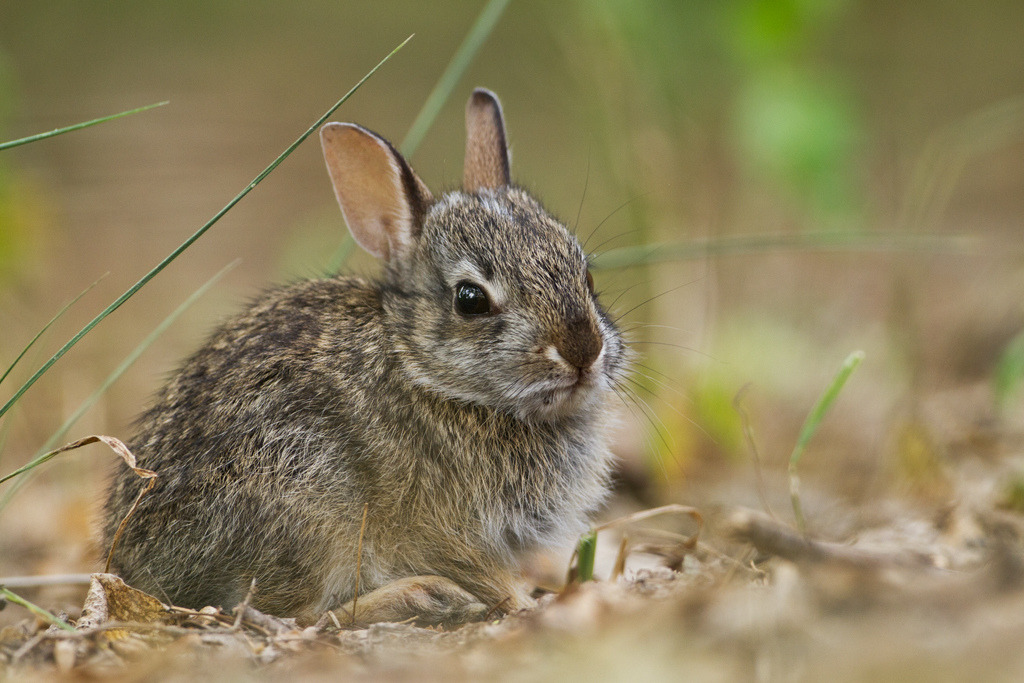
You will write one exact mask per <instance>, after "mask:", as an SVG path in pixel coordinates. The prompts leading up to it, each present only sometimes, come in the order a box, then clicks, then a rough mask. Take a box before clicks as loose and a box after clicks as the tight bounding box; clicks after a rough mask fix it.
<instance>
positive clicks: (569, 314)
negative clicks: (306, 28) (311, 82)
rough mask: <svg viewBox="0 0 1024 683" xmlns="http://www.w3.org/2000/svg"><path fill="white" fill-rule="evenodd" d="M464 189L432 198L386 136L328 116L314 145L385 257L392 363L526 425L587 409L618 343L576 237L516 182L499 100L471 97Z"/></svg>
mask: <svg viewBox="0 0 1024 683" xmlns="http://www.w3.org/2000/svg"><path fill="white" fill-rule="evenodd" d="M466 125H467V141H466V158H465V171H464V177H463V186H464V187H463V189H462V190H461V191H455V192H449V193H446V194H444V195H442V196H441V197H440V198H438V199H435V198H434V197H433V195H432V194H431V192H430V190H429V189H427V186H426V185H425V184H424V183H423V182H422V181H421V180H420V179H419V178H418V177H417V176H416V174H415V173H414V172H413V170H412V169H411V167H410V166H409V164H408V163H407V162H406V161H405V159H403V158H402V156H401V155H400V154H399V153H398V152H397V151H396V150H395V149H394V147H392V146H391V145H390V144H389V143H388V142H387V141H386V140H385V139H383V138H382V137H380V136H378V135H376V134H375V133H372V132H370V131H368V130H366V129H364V128H361V127H359V126H356V125H354V124H337V123H334V124H328V125H326V126H324V128H323V129H321V142H322V144H323V148H324V156H325V159H326V161H327V167H328V171H329V173H330V176H331V181H332V184H333V186H334V190H335V194H336V196H337V198H338V202H339V204H340V205H341V209H342V212H343V213H344V216H345V219H346V222H347V223H348V225H349V229H350V230H351V232H352V235H353V237H354V238H355V240H356V241H357V242H358V243H359V244H360V245H361V246H362V247H363V248H364V249H366V250H367V251H369V252H370V253H371V254H374V255H375V256H377V257H379V258H381V259H383V261H384V263H385V275H384V282H383V286H382V305H383V308H384V311H385V316H386V320H387V321H388V325H387V327H388V329H389V331H390V332H391V333H392V334H393V340H392V341H393V343H394V346H395V351H396V354H397V356H398V359H397V360H398V362H399V364H400V366H401V367H402V369H403V371H404V372H405V373H407V375H408V377H409V378H410V379H411V380H412V381H414V382H415V383H417V384H419V385H421V386H423V387H426V388H428V389H430V390H431V391H433V392H436V393H437V394H440V395H441V396H443V397H445V398H448V399H456V400H460V401H465V402H469V403H473V404H479V405H482V406H486V407H490V408H493V409H495V410H500V411H504V412H509V413H512V414H514V415H517V416H518V417H519V418H520V419H523V420H528V421H553V420H562V419H573V418H577V417H584V416H586V417H593V416H594V414H595V411H596V410H598V409H599V407H600V405H601V403H602V402H603V400H604V399H605V398H606V397H607V395H608V394H609V391H610V390H611V389H613V388H614V386H615V384H616V383H617V382H618V381H619V378H620V376H621V373H622V372H623V365H624V351H623V344H622V340H621V338H620V336H619V333H618V330H617V329H616V328H615V325H614V323H613V322H612V321H611V320H610V319H609V318H608V316H607V315H606V314H605V312H604V310H603V309H602V308H601V305H600V303H599V302H598V299H597V296H596V294H595V292H594V285H593V279H592V277H591V276H590V273H589V271H588V268H587V257H586V254H585V253H584V252H583V249H582V247H581V246H580V244H579V242H578V241H577V240H576V238H575V237H574V236H573V235H572V234H571V233H570V232H569V231H568V230H567V229H566V228H565V226H563V225H562V224H561V223H560V222H558V221H557V220H555V219H554V218H553V217H552V216H551V215H550V214H548V213H547V212H546V211H545V210H544V209H543V207H542V206H541V205H540V203H539V202H537V200H535V199H534V198H533V197H531V196H530V195H529V194H528V193H527V192H525V191H524V190H523V189H521V188H519V187H516V186H514V185H513V184H512V183H511V179H510V172H509V167H510V164H509V153H508V146H507V143H506V139H505V126H504V122H503V118H502V113H501V106H500V104H499V103H498V100H497V98H496V97H495V96H494V95H493V94H492V93H490V92H488V91H486V90H482V89H478V90H476V91H474V93H473V95H472V96H471V97H470V100H469V102H468V104H467V106H466Z"/></svg>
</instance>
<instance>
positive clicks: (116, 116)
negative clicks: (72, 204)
mask: <svg viewBox="0 0 1024 683" xmlns="http://www.w3.org/2000/svg"><path fill="white" fill-rule="evenodd" d="M167 103H168V100H164V101H163V102H156V103H154V104H147V105H146V106H145V107H138V108H137V109H129V110H128V111H123V112H120V113H118V114H111V115H110V116H103V117H100V118H98V119H93V120H92V121H83V122H82V123H76V124H74V125H73V126H66V127H64V128H57V129H55V130H51V131H48V132H46V133H37V134H36V135H30V136H28V137H27V138H19V139H17V140H11V141H9V142H0V151H3V150H5V149H10V148H11V147H17V146H18V145H27V144H28V143H30V142H36V141H37V140H45V139H46V138H52V137H55V136H57V135H63V134H64V133H70V132H71V131H73V130H81V129H82V128H88V127H89V126H95V125H96V124H97V123H103V122H105V121H112V120H114V119H119V118H121V117H122V116H131V115H132V114H138V113H139V112H143V111H147V110H149V109H155V108H156V107H162V106H164V105H165V104H167Z"/></svg>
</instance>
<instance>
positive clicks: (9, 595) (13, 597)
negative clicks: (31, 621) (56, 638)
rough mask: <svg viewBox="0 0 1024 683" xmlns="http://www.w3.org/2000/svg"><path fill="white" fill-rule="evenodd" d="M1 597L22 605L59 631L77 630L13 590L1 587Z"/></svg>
mask: <svg viewBox="0 0 1024 683" xmlns="http://www.w3.org/2000/svg"><path fill="white" fill-rule="evenodd" d="M0 596H3V597H4V598H6V599H7V600H10V601H11V602H13V603H14V604H15V605H21V606H22V607H24V608H25V609H27V610H28V611H29V612H31V613H32V614H34V615H36V616H37V617H39V618H40V619H43V620H45V621H47V622H49V623H51V624H53V625H54V626H56V627H57V628H59V629H62V630H64V631H72V632H73V631H74V630H75V629H74V627H73V626H72V625H71V624H69V623H68V622H66V621H64V620H63V619H58V618H57V617H55V616H53V615H52V614H50V613H49V612H47V611H46V610H44V609H43V608H42V607H39V606H38V605H34V604H32V603H31V602H29V601H28V600H26V599H25V598H23V597H21V596H20V595H18V594H17V593H15V592H13V591H11V590H8V589H7V588H4V587H3V586H0Z"/></svg>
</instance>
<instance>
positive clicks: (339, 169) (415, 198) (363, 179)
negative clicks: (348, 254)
mask: <svg viewBox="0 0 1024 683" xmlns="http://www.w3.org/2000/svg"><path fill="white" fill-rule="evenodd" d="M320 144H321V145H322V146H323V149H324V159H325V160H326V161H327V172H328V173H329V174H330V176H331V184H332V185H333V186H334V194H335V196H336V197H337V198H338V204H340V205H341V213H342V214H344V216H345V222H346V223H348V228H349V230H350V231H351V232H352V237H354V238H355V240H356V242H358V243H359V246H361V247H362V248H363V249H365V250H366V251H368V252H370V253H371V254H373V255H374V256H376V257H378V258H382V259H384V260H390V259H393V258H395V257H396V256H400V255H402V254H405V253H408V251H409V249H410V248H411V247H412V245H413V243H414V242H415V241H416V238H417V237H419V234H420V228H421V227H422V225H423V217H424V215H425V213H426V210H427V207H428V206H429V204H430V203H431V202H432V201H433V197H432V196H431V194H430V190H428V189H427V186H426V185H424V184H423V181H422V180H420V179H419V178H418V177H416V174H415V173H413V171H412V169H411V168H409V164H408V163H406V161H405V159H403V158H402V155H401V154H399V153H398V152H397V151H396V150H395V148H394V147H392V146H391V144H390V143H389V142H388V141H387V140H385V139H384V138H382V137H380V136H379V135H377V134H376V133H373V132H371V131H368V130H366V129H365V128H362V127H361V126H357V125H355V124H354V123H328V124H327V125H325V126H324V127H323V128H321V129H320Z"/></svg>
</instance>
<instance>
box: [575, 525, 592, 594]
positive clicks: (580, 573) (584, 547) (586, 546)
mask: <svg viewBox="0 0 1024 683" xmlns="http://www.w3.org/2000/svg"><path fill="white" fill-rule="evenodd" d="M596 555H597V531H595V530H593V529H591V530H590V531H588V532H587V533H585V534H583V535H582V536H580V540H579V543H578V544H577V545H576V580H577V581H579V582H580V583H584V582H586V581H592V580H593V579H594V557H595V556H596Z"/></svg>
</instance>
